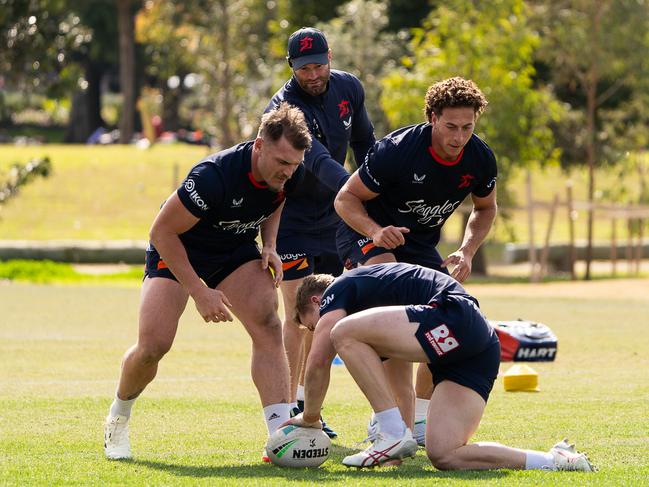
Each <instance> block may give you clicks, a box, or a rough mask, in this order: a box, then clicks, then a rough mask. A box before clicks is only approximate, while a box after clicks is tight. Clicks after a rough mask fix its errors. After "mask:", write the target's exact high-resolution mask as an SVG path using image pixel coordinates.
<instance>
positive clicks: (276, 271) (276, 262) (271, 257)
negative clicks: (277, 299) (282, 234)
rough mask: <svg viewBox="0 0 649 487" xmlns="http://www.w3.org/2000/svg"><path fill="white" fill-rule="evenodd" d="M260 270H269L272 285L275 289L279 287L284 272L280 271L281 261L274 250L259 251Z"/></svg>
mask: <svg viewBox="0 0 649 487" xmlns="http://www.w3.org/2000/svg"><path fill="white" fill-rule="evenodd" d="M261 268H262V269H263V270H266V269H268V268H270V270H271V274H272V275H273V283H274V284H275V287H279V283H280V282H282V279H283V278H284V270H283V269H282V260H281V259H280V258H279V255H277V251H276V250H275V249H274V248H270V247H264V248H263V249H262V250H261Z"/></svg>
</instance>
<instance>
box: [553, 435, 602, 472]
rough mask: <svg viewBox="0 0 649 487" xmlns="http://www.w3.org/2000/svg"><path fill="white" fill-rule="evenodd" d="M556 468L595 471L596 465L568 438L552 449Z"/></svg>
mask: <svg viewBox="0 0 649 487" xmlns="http://www.w3.org/2000/svg"><path fill="white" fill-rule="evenodd" d="M550 454H552V458H553V459H554V468H555V469H556V470H576V471H580V472H594V471H595V470H596V469H595V466H594V465H593V464H592V463H590V461H589V460H588V457H587V456H586V454H585V453H579V452H578V451H577V450H576V449H575V445H574V443H573V444H572V445H571V444H569V443H568V440H567V439H564V440H561V441H560V442H559V443H557V444H556V445H554V446H553V447H552V448H551V449H550Z"/></svg>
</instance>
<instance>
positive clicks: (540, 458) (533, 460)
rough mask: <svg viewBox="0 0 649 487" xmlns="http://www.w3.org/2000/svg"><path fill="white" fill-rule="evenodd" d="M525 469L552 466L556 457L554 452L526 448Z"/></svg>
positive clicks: (539, 468)
mask: <svg viewBox="0 0 649 487" xmlns="http://www.w3.org/2000/svg"><path fill="white" fill-rule="evenodd" d="M525 455H526V456H525V470H541V469H542V468H543V467H552V466H553V465H554V458H553V457H552V453H545V452H542V451H535V450H525Z"/></svg>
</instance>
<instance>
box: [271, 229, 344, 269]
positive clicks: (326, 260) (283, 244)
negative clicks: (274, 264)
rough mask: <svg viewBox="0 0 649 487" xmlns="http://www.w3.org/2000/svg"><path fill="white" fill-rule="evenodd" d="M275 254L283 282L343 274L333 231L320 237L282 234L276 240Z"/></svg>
mask: <svg viewBox="0 0 649 487" xmlns="http://www.w3.org/2000/svg"><path fill="white" fill-rule="evenodd" d="M277 253H278V254H279V258H280V259H281V260H282V269H283V270H284V280H285V281H293V280H295V279H301V278H303V277H306V276H309V275H311V274H331V275H333V276H335V277H337V276H339V275H340V274H342V272H343V265H342V262H340V259H339V258H338V254H337V252H336V235H335V232H334V231H330V232H323V234H322V235H320V236H317V237H316V236H311V235H300V234H292V235H286V234H282V235H281V236H278V238H277Z"/></svg>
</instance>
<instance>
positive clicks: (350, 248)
mask: <svg viewBox="0 0 649 487" xmlns="http://www.w3.org/2000/svg"><path fill="white" fill-rule="evenodd" d="M336 247H337V249H338V257H340V260H341V261H342V262H343V263H344V264H345V268H346V269H354V268H355V267H357V266H358V265H362V264H365V262H367V261H368V260H369V259H370V258H372V257H375V256H377V255H382V254H393V255H394V258H395V259H396V260H397V262H406V263H408V264H417V265H420V266H423V267H428V268H429V269H435V270H436V271H440V272H443V273H444V274H448V273H449V272H448V269H447V268H446V267H442V262H443V261H444V259H442V256H441V255H439V252H438V251H437V249H436V248H435V247H430V248H426V249H421V248H417V249H415V248H413V247H412V246H408V245H407V244H406V245H401V246H399V247H397V248H396V249H386V248H384V247H377V246H376V245H374V242H372V239H371V238H369V237H364V236H363V235H361V234H360V233H357V232H355V231H354V230H352V229H351V228H349V227H348V226H346V225H341V226H340V227H339V228H338V232H337V234H336Z"/></svg>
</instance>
